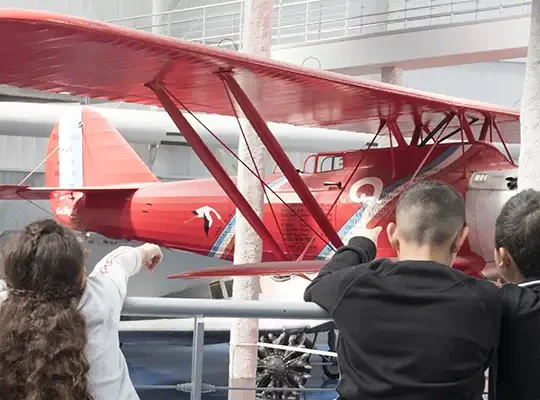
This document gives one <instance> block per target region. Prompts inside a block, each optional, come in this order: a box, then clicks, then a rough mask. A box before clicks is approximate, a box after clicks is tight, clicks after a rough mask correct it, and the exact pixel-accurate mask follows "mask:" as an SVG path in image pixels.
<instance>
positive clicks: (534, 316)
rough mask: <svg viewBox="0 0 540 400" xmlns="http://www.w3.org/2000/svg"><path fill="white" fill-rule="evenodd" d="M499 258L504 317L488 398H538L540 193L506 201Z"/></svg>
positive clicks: (497, 239)
mask: <svg viewBox="0 0 540 400" xmlns="http://www.w3.org/2000/svg"><path fill="white" fill-rule="evenodd" d="M495 247H496V249H495V261H496V263H497V266H498V269H499V272H500V274H501V276H502V277H503V278H504V280H506V281H507V282H509V283H508V284H505V285H503V286H502V287H501V289H500V292H501V293H502V299H503V316H502V326H501V339H500V348H499V362H498V368H497V370H496V369H495V368H492V369H491V373H492V374H493V373H496V376H495V378H496V380H497V384H496V390H495V391H490V399H495V398H496V399H497V400H538V399H540V384H539V382H538V371H540V340H539V338H540V192H537V191H535V190H531V189H529V190H524V191H522V192H520V193H518V194H516V195H514V196H513V197H512V198H511V199H510V200H508V201H507V202H506V204H505V205H504V206H503V208H502V210H501V213H500V214H499V217H498V218H497V222H496V224H495Z"/></svg>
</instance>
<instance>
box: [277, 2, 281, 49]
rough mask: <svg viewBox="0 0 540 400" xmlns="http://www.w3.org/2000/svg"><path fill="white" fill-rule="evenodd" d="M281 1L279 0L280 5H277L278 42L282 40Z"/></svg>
mask: <svg viewBox="0 0 540 400" xmlns="http://www.w3.org/2000/svg"><path fill="white" fill-rule="evenodd" d="M281 1H282V0H279V3H278V7H277V43H276V44H279V42H280V36H281Z"/></svg>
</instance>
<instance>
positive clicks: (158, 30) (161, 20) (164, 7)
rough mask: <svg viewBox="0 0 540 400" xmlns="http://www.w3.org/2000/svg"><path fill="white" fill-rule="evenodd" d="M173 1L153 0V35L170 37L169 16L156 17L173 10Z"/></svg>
mask: <svg viewBox="0 0 540 400" xmlns="http://www.w3.org/2000/svg"><path fill="white" fill-rule="evenodd" d="M171 7H173V5H172V4H171V0H152V33H155V34H156V35H168V34H169V32H168V26H167V20H168V16H167V14H164V15H154V14H159V13H163V12H167V11H170V10H171Z"/></svg>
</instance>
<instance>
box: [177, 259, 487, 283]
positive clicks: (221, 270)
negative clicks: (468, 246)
mask: <svg viewBox="0 0 540 400" xmlns="http://www.w3.org/2000/svg"><path fill="white" fill-rule="evenodd" d="M392 260H393V259H392ZM393 261H396V260H393ZM327 262H328V260H306V261H272V262H263V263H259V264H236V265H225V266H220V267H210V268H201V269H197V270H192V271H185V272H180V273H178V274H173V275H169V276H168V277H167V279H201V278H225V277H233V276H275V275H302V274H314V273H317V272H319V270H320V269H321V268H322V266H323V265H324V264H326V263H327ZM474 262H479V261H478V260H477V259H471V257H470V256H466V257H457V258H456V260H455V261H454V265H453V268H455V269H458V270H460V271H463V272H465V273H469V274H471V275H473V276H475V277H476V278H483V276H481V275H478V274H473V272H474V269H473V268H472V265H473V263H474ZM482 262H483V260H482Z"/></svg>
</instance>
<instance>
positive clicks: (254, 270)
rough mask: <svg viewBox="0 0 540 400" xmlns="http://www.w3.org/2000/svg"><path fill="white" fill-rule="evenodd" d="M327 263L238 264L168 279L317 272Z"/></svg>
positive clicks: (280, 262) (322, 261)
mask: <svg viewBox="0 0 540 400" xmlns="http://www.w3.org/2000/svg"><path fill="white" fill-rule="evenodd" d="M325 263H326V261H324V260H309V261H275V262H265V263H260V264H236V265H225V266H220V267H211V268H201V269H197V270H193V271H186V272H181V273H179V274H173V275H169V276H168V277H167V278H168V279H198V278H223V277H229V276H274V275H299V274H309V273H317V272H319V270H320V269H321V267H322V266H323V265H324V264H325Z"/></svg>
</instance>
